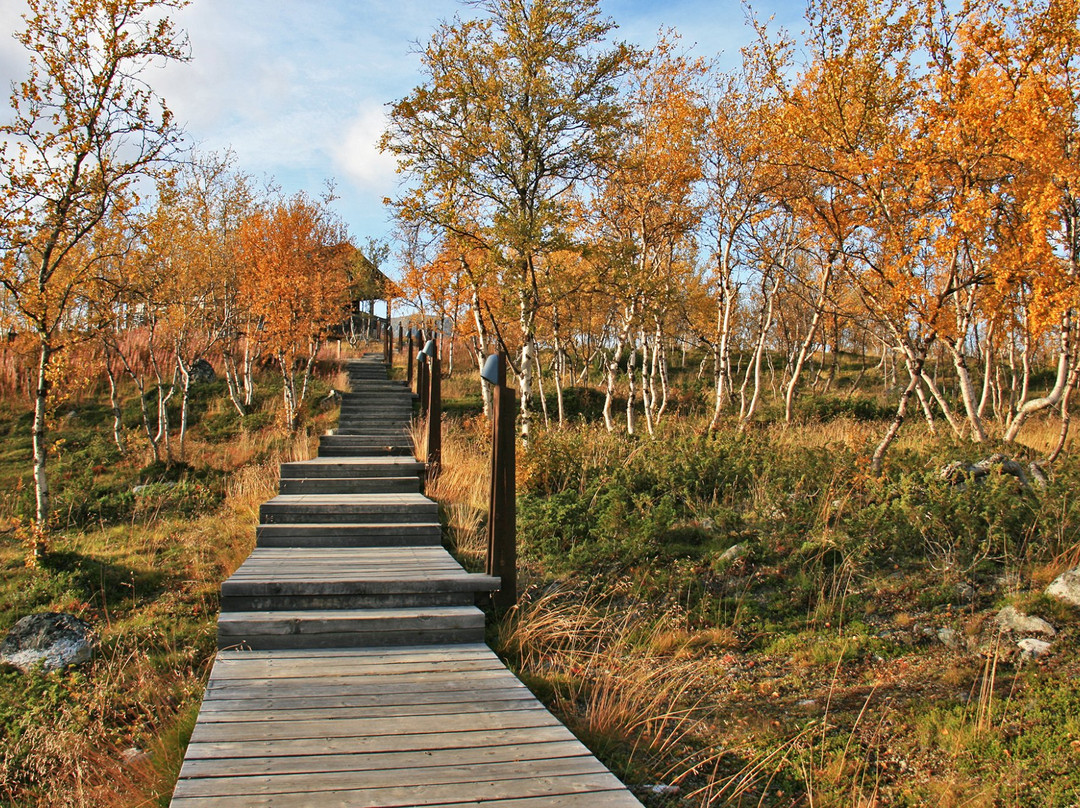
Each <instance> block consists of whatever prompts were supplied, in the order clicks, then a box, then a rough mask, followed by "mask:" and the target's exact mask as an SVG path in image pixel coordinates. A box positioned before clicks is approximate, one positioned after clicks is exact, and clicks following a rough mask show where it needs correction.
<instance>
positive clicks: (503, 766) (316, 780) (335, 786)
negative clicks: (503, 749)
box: [178, 755, 608, 803]
mask: <svg viewBox="0 0 1080 808" xmlns="http://www.w3.org/2000/svg"><path fill="white" fill-rule="evenodd" d="M221 762H222V763H226V764H227V763H228V761H221ZM223 768H225V767H223ZM225 770H226V771H227V768H226V769H225ZM606 773H608V772H607V769H605V768H604V767H603V766H602V765H601V764H600V762H599V761H598V760H596V758H594V757H593V756H592V755H578V756H575V757H565V758H553V759H549V760H543V761H537V760H512V761H500V762H489V763H485V764H484V765H483V768H482V769H479V770H478V769H477V767H475V766H473V765H464V766H462V765H447V766H439V765H435V766H417V767H402V768H395V769H368V770H365V771H349V770H347V771H329V772H305V773H295V774H277V773H274V774H268V775H230V776H213V777H199V778H190V779H187V780H185V781H184V782H183V784H182V789H183V790H182V793H183V794H184V796H191V797H213V796H232V795H235V794H244V795H249V796H254V795H261V794H309V795H319V794H321V793H322V792H327V791H329V792H333V791H343V790H349V789H363V790H365V791H367V790H377V789H386V788H401V787H409V786H413V787H423V788H432V787H437V786H449V785H454V784H471V783H474V782H475V781H476V780H477V778H478V777H482V778H483V779H485V780H490V781H502V782H504V783H512V782H513V781H520V780H528V779H531V778H533V777H535V776H540V777H586V776H589V775H598V774H606ZM178 790H179V787H178ZM312 802H313V803H318V802H319V798H318V797H315V798H313V799H312Z"/></svg>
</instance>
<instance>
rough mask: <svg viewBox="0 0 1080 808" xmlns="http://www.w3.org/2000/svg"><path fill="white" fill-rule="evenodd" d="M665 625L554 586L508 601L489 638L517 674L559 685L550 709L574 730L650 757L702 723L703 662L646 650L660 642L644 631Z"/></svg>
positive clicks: (662, 629)
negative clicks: (512, 603) (534, 595)
mask: <svg viewBox="0 0 1080 808" xmlns="http://www.w3.org/2000/svg"><path fill="white" fill-rule="evenodd" d="M670 631H671V627H670V626H668V625H666V624H665V623H664V622H662V621H661V622H659V623H649V622H648V621H647V620H646V618H644V617H642V616H641V615H640V614H639V613H637V612H631V611H627V612H623V613H621V614H618V615H616V614H615V613H614V612H612V611H611V610H610V609H607V608H605V607H604V606H602V604H601V602H600V601H599V599H598V598H595V597H593V596H591V595H586V596H584V597H582V598H580V599H576V600H575V599H574V598H573V597H570V596H567V595H566V594H564V593H562V592H559V591H557V590H556V591H553V592H550V593H548V594H546V595H544V596H542V597H540V598H538V599H537V600H535V601H531V602H528V603H523V604H520V605H518V606H517V607H515V608H514V609H513V610H512V611H511V612H510V613H509V614H508V615H507V617H506V619H505V620H504V621H503V622H502V623H501V624H500V626H499V633H498V639H497V643H496V644H497V647H498V648H499V649H500V651H501V652H502V653H504V654H507V655H509V656H511V657H513V658H514V659H516V661H517V663H518V666H519V669H520V670H521V671H522V672H523V673H525V674H527V675H529V676H532V677H537V678H540V679H545V680H548V681H553V682H557V683H558V686H557V688H556V696H555V704H554V707H555V709H556V710H557V712H558V713H559V714H560V715H561V716H563V718H564V719H565V720H566V721H567V722H568V723H569V725H570V727H571V729H573V730H574V731H575V732H576V733H577V734H578V735H579V736H581V737H583V738H585V739H586V740H589V739H592V740H594V741H598V740H600V739H602V740H603V743H605V744H609V743H612V742H615V743H621V744H623V745H625V746H626V747H628V748H629V750H630V752H629V757H630V758H631V759H633V758H634V757H635V756H639V755H641V754H643V753H644V754H646V755H647V757H648V758H649V759H653V758H658V757H660V756H662V755H665V754H668V753H669V752H670V751H671V750H673V749H676V748H678V747H679V746H680V745H681V744H683V743H685V742H687V741H688V740H689V739H690V738H692V737H694V736H695V735H696V734H697V733H699V732H700V731H701V729H702V724H701V719H700V716H699V697H698V696H696V695H695V694H696V693H697V692H698V691H699V690H700V688H701V686H702V684H703V672H702V666H700V665H699V664H696V663H695V662H693V661H692V660H689V659H686V658H684V657H678V656H674V657H673V656H670V655H667V654H664V653H657V652H655V651H653V650H652V649H653V648H654V647H656V646H657V645H662V643H659V642H655V643H654V642H653V641H651V640H650V639H649V638H650V636H656V635H658V634H668V633H670ZM643 636H644V637H645V640H644V641H643V640H642V637H643ZM646 765H647V763H646Z"/></svg>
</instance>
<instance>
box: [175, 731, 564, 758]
mask: <svg viewBox="0 0 1080 808" xmlns="http://www.w3.org/2000/svg"><path fill="white" fill-rule="evenodd" d="M574 740H577V739H576V738H575V737H574V735H573V733H571V732H570V730H568V729H567V728H566V727H564V726H562V724H555V725H551V726H545V727H520V728H516V729H501V730H490V729H478V730H472V731H462V732H448V733H443V732H428V733H420V734H416V735H392V736H353V737H348V738H293V739H277V740H273V741H270V740H262V739H260V740H254V741H251V740H247V741H213V742H210V741H207V742H203V741H198V740H195V741H192V742H191V744H190V745H189V746H188V749H187V755H186V757H188V758H190V759H192V760H205V759H215V758H242V757H250V758H273V757H288V756H299V755H357V754H364V753H369V752H421V751H435V750H446V749H471V748H479V747H482V746H506V745H508V744H520V743H543V742H546V741H574Z"/></svg>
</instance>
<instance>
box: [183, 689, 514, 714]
mask: <svg viewBox="0 0 1080 808" xmlns="http://www.w3.org/2000/svg"><path fill="white" fill-rule="evenodd" d="M470 696H472V697H474V698H475V700H472V699H470ZM523 698H524V699H530V698H532V694H531V693H530V692H529V691H528V690H527V689H525V688H523V687H521V688H517V687H515V688H509V687H506V688H498V689H491V690H484V691H483V692H482V693H477V691H475V690H473V689H472V688H462V689H459V690H442V691H436V692H432V693H417V692H412V693H379V694H377V695H374V696H361V697H358V696H355V695H353V694H350V693H344V694H337V695H331V696H307V695H303V694H301V695H297V696H279V697H276V698H269V699H267V698H259V697H253V698H236V699H225V698H222V699H206V700H204V701H203V705H202V713H203V714H206V715H207V716H211V715H215V714H217V713H219V712H223V711H227V710H235V711H244V710H252V711H257V710H297V709H298V710H311V709H319V708H325V709H340V708H343V707H356V708H361V707H373V708H376V707H377V708H381V707H395V706H402V707H410V708H414V709H417V710H422V709H425V708H426V707H432V708H437V707H439V706H441V705H446V706H448V707H453V706H454V705H458V706H464V705H469V704H479V705H484V704H492V703H494V702H497V701H514V700H516V699H523Z"/></svg>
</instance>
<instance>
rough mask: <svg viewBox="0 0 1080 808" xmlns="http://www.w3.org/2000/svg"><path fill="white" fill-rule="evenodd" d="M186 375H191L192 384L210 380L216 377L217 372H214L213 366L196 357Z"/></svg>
mask: <svg viewBox="0 0 1080 808" xmlns="http://www.w3.org/2000/svg"><path fill="white" fill-rule="evenodd" d="M188 375H190V376H191V383H192V384H205V383H206V382H212V381H214V379H216V378H217V374H216V373H215V372H214V366H213V365H211V364H210V363H209V362H207V361H206V360H205V359H196V360H195V362H194V364H192V366H191V370H190V371H189V374H188Z"/></svg>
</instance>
